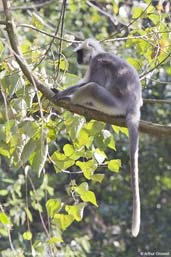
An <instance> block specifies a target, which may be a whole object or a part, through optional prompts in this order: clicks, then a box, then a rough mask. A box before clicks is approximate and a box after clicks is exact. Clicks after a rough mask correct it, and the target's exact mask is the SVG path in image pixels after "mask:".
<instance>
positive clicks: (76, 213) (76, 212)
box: [65, 203, 85, 221]
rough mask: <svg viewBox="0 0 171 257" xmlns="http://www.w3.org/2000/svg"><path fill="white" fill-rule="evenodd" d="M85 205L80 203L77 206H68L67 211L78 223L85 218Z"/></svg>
mask: <svg viewBox="0 0 171 257" xmlns="http://www.w3.org/2000/svg"><path fill="white" fill-rule="evenodd" d="M84 208H85V204H84V203H79V204H76V205H66V207H65V210H66V211H67V213H68V214H69V215H72V216H73V217H74V219H75V220H76V221H81V220H82V218H83V212H84Z"/></svg>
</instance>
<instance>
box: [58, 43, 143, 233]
mask: <svg viewBox="0 0 171 257" xmlns="http://www.w3.org/2000/svg"><path fill="white" fill-rule="evenodd" d="M75 51H76V52H77V53H78V58H77V59H78V62H79V63H83V64H87V63H88V64H89V66H88V70H87V72H86V74H85V76H84V77H83V79H82V80H80V81H79V83H78V84H77V85H75V86H72V87H69V88H68V89H66V90H64V91H62V92H59V93H58V94H57V95H56V96H55V97H57V98H58V99H59V100H60V99H63V98H66V97H67V98H69V99H70V100H71V102H73V103H74V104H79V105H82V106H88V107H89V108H92V109H96V110H100V111H101V112H104V113H107V114H109V115H124V116H125V118H126V123H127V126H128V130H129V141H130V167H131V175H132V176H131V177H132V192H133V215H132V235H133V236H134V237H136V236H137V235H138V233H139V229H140V196H139V182H138V148H139V135H138V127H139V120H140V107H141V106H142V103H143V100H142V92H141V84H140V81H139V77H138V74H137V72H136V70H135V69H134V68H133V67H132V66H131V65H129V64H128V63H127V62H126V61H125V60H123V59H121V58H119V57H117V56H115V55H113V54H110V53H107V52H105V51H104V50H103V49H102V47H101V45H100V44H99V43H98V42H97V41H96V40H93V39H87V40H85V41H84V42H83V43H82V44H81V45H79V46H78V47H77V48H76V50H75Z"/></svg>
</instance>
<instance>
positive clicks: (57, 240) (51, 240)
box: [48, 236, 64, 244]
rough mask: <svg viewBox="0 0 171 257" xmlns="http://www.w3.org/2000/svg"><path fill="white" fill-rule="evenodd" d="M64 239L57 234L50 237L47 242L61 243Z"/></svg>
mask: <svg viewBox="0 0 171 257" xmlns="http://www.w3.org/2000/svg"><path fill="white" fill-rule="evenodd" d="M63 241H64V240H63V239H62V237H61V236H58V237H56V236H55V237H51V238H50V239H49V240H48V243H49V244H57V243H62V242H63Z"/></svg>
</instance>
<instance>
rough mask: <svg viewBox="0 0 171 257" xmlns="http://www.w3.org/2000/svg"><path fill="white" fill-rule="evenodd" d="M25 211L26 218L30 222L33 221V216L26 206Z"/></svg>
mask: <svg viewBox="0 0 171 257" xmlns="http://www.w3.org/2000/svg"><path fill="white" fill-rule="evenodd" d="M25 212H26V214H27V218H28V220H29V221H30V222H32V221H33V217H32V213H31V211H30V210H29V209H28V208H25Z"/></svg>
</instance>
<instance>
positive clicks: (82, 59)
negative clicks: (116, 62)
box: [76, 49, 91, 64]
mask: <svg viewBox="0 0 171 257" xmlns="http://www.w3.org/2000/svg"><path fill="white" fill-rule="evenodd" d="M76 53H77V62H78V63H79V64H89V63H90V60H91V51H90V49H79V50H78V51H77V52H76Z"/></svg>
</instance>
